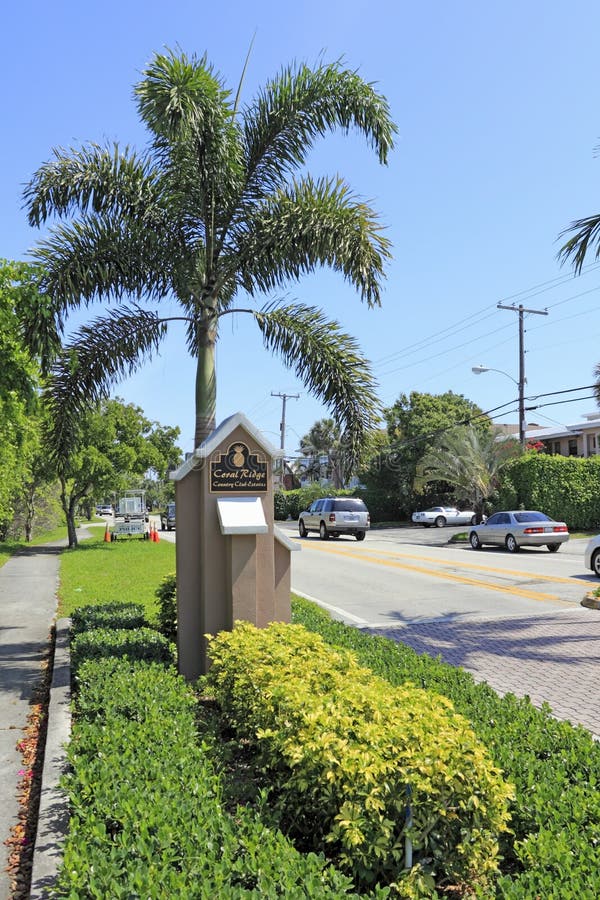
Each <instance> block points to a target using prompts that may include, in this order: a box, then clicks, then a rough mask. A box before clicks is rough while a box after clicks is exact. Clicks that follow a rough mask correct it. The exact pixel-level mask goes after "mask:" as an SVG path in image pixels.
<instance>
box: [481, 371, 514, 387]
mask: <svg viewBox="0 0 600 900" xmlns="http://www.w3.org/2000/svg"><path fill="white" fill-rule="evenodd" d="M471 372H473V374H474V375H482V374H483V373H484V372H499V373H500V374H501V375H506V377H507V378H510V380H511V381H512V383H513V384H516V385H517V387H518V386H519V382H518V381H517V379H516V378H513V377H512V375H509V374H508V372H505V371H504V370H503V369H492V368H491V367H490V366H473V367H472V368H471Z"/></svg>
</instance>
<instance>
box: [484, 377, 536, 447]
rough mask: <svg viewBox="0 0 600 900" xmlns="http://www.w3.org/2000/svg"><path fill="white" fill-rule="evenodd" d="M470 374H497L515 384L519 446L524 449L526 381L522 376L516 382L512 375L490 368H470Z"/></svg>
mask: <svg viewBox="0 0 600 900" xmlns="http://www.w3.org/2000/svg"><path fill="white" fill-rule="evenodd" d="M471 372H473V374H474V375H482V374H483V373H484V372H499V373H500V374H501V375H506V377H507V378H510V380H511V381H512V383H513V384H516V386H517V388H518V390H519V443H520V444H521V449H522V450H524V449H525V383H526V381H527V379H526V378H525V376H524V375H523V377H522V378H520V379H519V381H517V379H516V378H513V377H512V375H509V374H508V372H505V371H504V369H492V368H491V366H472V368H471Z"/></svg>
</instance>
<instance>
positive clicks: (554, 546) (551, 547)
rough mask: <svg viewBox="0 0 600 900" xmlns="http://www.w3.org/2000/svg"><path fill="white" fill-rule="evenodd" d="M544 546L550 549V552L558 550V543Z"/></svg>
mask: <svg viewBox="0 0 600 900" xmlns="http://www.w3.org/2000/svg"><path fill="white" fill-rule="evenodd" d="M546 547H547V548H548V550H549V551H550V553H556V552H557V551H558V550H560V544H546Z"/></svg>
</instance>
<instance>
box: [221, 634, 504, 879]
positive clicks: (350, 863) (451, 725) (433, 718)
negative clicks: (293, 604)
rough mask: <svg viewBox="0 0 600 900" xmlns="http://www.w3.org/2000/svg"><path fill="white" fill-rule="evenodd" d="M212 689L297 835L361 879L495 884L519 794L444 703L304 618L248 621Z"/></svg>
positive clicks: (224, 641)
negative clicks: (377, 667)
mask: <svg viewBox="0 0 600 900" xmlns="http://www.w3.org/2000/svg"><path fill="white" fill-rule="evenodd" d="M209 652H210V657H211V663H212V665H211V669H210V671H209V674H208V676H207V679H206V681H207V684H208V686H209V687H210V688H211V689H212V692H213V696H214V697H215V698H216V700H217V702H218V703H219V705H220V708H221V710H222V713H223V714H224V716H225V718H226V720H227V722H228V724H229V726H230V727H231V728H233V729H234V731H235V734H236V737H237V739H238V740H242V741H244V742H247V743H249V744H250V745H251V746H253V747H255V748H257V751H258V760H259V762H258V766H259V768H260V770H261V771H263V772H265V773H266V776H267V780H268V782H269V784H270V793H269V798H268V802H269V805H270V806H271V807H272V808H275V809H276V810H277V809H278V810H279V813H280V816H281V820H282V821H284V822H285V823H286V826H285V830H286V833H287V832H288V830H289V833H290V834H291V835H292V836H293V837H294V838H296V839H297V840H300V841H301V842H302V845H303V846H306V845H307V844H309V842H310V845H312V847H313V849H318V848H319V847H328V853H330V854H331V855H332V856H333V858H334V859H335V860H336V862H339V864H340V865H341V866H342V867H343V868H344V869H345V870H346V871H348V872H349V873H350V874H351V875H352V876H353V877H354V878H355V881H356V883H357V884H358V885H360V886H361V887H368V886H369V885H371V884H373V883H375V882H377V883H378V884H386V883H387V884H390V883H395V882H399V881H401V880H402V879H403V878H406V876H407V871H406V869H405V841H406V839H407V838H409V839H410V840H411V841H412V864H413V865H414V866H415V870H414V871H413V872H412V873H411V878H412V879H415V878H416V877H421V873H423V875H424V876H429V877H430V888H431V889H432V888H433V887H434V886H435V885H436V884H437V885H440V886H448V885H453V887H454V889H455V890H456V889H457V887H458V886H459V885H462V886H463V888H465V889H467V888H471V889H472V888H473V887H474V886H475V885H476V884H477V885H478V887H479V888H480V889H483V888H484V887H485V886H486V885H487V884H489V882H490V879H492V878H493V876H494V875H495V874H496V873H497V864H498V860H497V854H498V843H497V842H498V836H499V833H500V832H501V831H503V830H505V829H506V820H507V818H508V816H507V802H506V801H507V798H508V797H509V796H510V795H511V792H512V789H511V788H510V786H509V785H507V784H506V783H505V782H504V780H503V779H502V777H501V773H500V772H499V770H498V769H497V768H496V767H495V766H494V765H493V764H492V763H491V760H490V758H489V756H488V754H487V752H486V750H485V748H484V746H483V744H482V743H481V742H480V741H479V740H478V739H477V738H476V737H475V735H474V733H473V731H472V729H471V727H470V726H469V724H468V723H467V721H466V720H465V719H464V717H463V716H460V715H458V714H456V713H455V711H454V709H453V707H452V704H451V703H450V701H448V700H447V699H446V698H444V697H442V696H440V695H439V694H435V693H433V692H432V691H425V690H423V689H421V688H416V687H414V686H412V685H402V686H398V687H394V688H391V687H390V685H389V683H387V682H386V681H384V679H382V678H379V677H377V676H376V675H374V674H373V672H372V671H371V670H370V669H367V668H365V667H361V666H359V665H358V664H357V662H356V658H355V655H354V654H353V653H350V652H348V651H347V650H343V649H335V648H333V647H332V646H328V645H327V644H326V643H325V641H324V640H323V639H322V638H321V637H320V636H319V635H317V634H314V633H313V634H311V633H310V632H309V631H307V630H306V629H305V628H303V627H301V626H298V625H282V624H271V625H269V626H268V627H267V628H262V629H258V628H256V627H255V626H253V625H251V624H249V623H247V622H238V623H236V627H235V628H234V630H233V631H232V632H221V633H220V634H219V635H217V636H216V637H213V638H211V640H210V646H209Z"/></svg>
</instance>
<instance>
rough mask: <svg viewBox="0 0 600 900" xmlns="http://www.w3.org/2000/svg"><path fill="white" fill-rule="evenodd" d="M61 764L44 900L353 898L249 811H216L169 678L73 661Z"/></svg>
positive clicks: (140, 665) (325, 866)
mask: <svg viewBox="0 0 600 900" xmlns="http://www.w3.org/2000/svg"><path fill="white" fill-rule="evenodd" d="M69 760H70V763H71V773H70V775H69V776H68V778H67V782H66V784H67V789H68V792H69V800H70V805H71V821H70V826H69V833H68V835H67V838H66V841H65V847H64V858H63V863H62V866H61V870H60V873H59V878H58V883H57V886H56V889H55V896H58V897H69V898H83V897H90V898H92V897H98V898H104V897H110V898H116V900H125V898H127V900H129V898H133V897H143V898H149V900H162V898H164V897H185V898H186V900H187V898H189V900H207V898H217V897H218V898H225V900H234V898H235V900H238V898H246V897H247V898H256V900H259V898H267V900H269V898H291V900H296V898H324V900H334V898H335V900H337V898H346V900H348V898H349V897H357V895H356V894H353V893H351V891H352V884H351V882H350V879H349V878H348V877H347V876H345V875H344V874H342V873H341V872H339V871H337V870H336V869H335V868H334V867H333V866H331V865H330V864H329V863H328V862H327V861H326V860H325V858H324V857H323V855H322V854H319V855H317V854H301V853H299V852H298V851H297V850H296V849H295V848H294V847H293V846H292V845H291V843H290V842H289V841H288V840H287V839H286V838H285V837H284V836H283V835H282V834H281V833H280V832H278V831H273V830H270V829H268V828H266V827H265V826H264V825H263V824H262V822H261V821H260V819H259V818H258V816H257V815H256V814H255V813H253V812H252V811H249V810H246V809H241V808H240V809H238V810H236V812H235V815H234V816H232V815H230V814H228V813H227V812H226V811H225V810H224V808H223V805H222V803H221V801H220V797H221V793H222V790H221V783H220V779H219V776H218V775H217V774H216V773H215V771H214V770H213V768H212V765H211V763H210V758H209V754H208V753H207V748H206V747H205V746H204V745H203V744H201V743H199V742H198V734H197V721H196V701H195V698H194V695H193V693H192V691H191V688H190V687H189V686H187V685H186V684H185V683H184V682H183V680H182V679H181V678H179V677H178V676H177V675H176V674H175V672H174V670H173V669H172V668H165V667H164V666H160V665H157V664H155V663H147V662H143V661H133V660H131V659H130V658H121V659H114V658H113V659H110V658H103V659H91V660H89V659H88V660H85V661H84V660H83V659H82V660H81V662H80V666H79V677H78V690H77V692H76V694H75V720H74V730H73V736H72V741H71V744H70V747H69ZM371 896H373V897H376V898H378V900H383V898H385V897H386V896H387V892H386V891H383V890H381V891H379V890H376V891H375V892H374V893H373V894H372V895H371Z"/></svg>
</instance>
